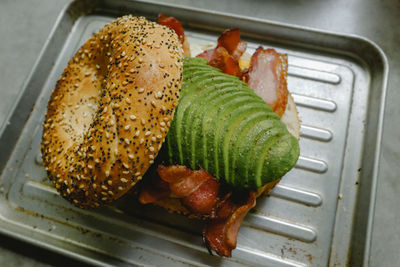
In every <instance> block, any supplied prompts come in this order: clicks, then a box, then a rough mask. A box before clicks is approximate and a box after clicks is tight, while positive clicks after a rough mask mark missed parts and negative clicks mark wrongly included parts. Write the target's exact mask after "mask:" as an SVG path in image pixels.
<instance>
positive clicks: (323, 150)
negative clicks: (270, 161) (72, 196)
mask: <svg viewBox="0 0 400 267" xmlns="http://www.w3.org/2000/svg"><path fill="white" fill-rule="evenodd" d="M160 12H162V13H166V14H168V15H172V16H176V17H177V18H178V19H179V20H180V21H181V22H182V23H183V24H184V28H185V32H186V34H187V35H188V37H189V41H190V42H191V43H192V44H197V45H198V46H203V45H209V44H213V43H215V41H216V38H217V36H218V35H219V34H220V33H221V32H222V30H223V29H226V28H231V27H238V28H240V29H241V32H242V36H243V39H244V40H245V41H247V42H248V44H249V47H250V48H251V49H254V48H256V47H257V46H258V45H263V46H265V47H273V48H275V49H277V50H279V51H280V52H283V53H287V54H288V55H289V77H288V84H289V90H290V91H291V92H292V93H293V96H294V99H295V101H296V103H297V105H298V109H299V113H300V117H301V120H302V127H301V140H300V146H301V157H300V159H299V161H298V164H297V166H296V168H295V169H294V170H293V171H291V172H290V173H289V174H287V175H286V176H285V177H284V178H283V179H282V181H281V182H280V184H279V185H278V186H277V187H276V188H275V189H274V190H273V192H272V194H271V196H270V197H262V198H260V199H259V200H258V201H257V206H256V207H255V208H254V209H253V210H252V211H251V213H250V214H249V215H248V216H247V217H246V219H245V221H244V223H243V225H242V227H241V230H240V234H239V237H238V247H237V249H236V250H235V251H234V252H233V257H232V258H230V259H223V258H219V257H216V256H214V257H212V256H210V255H209V254H208V252H207V250H206V249H205V248H204V247H203V246H202V241H201V236H200V230H201V225H202V222H199V221H193V220H189V219H187V218H185V217H182V216H179V215H175V214H169V213H167V212H165V211H164V210H161V209H158V208H156V207H152V206H146V207H144V206H140V205H138V204H137V203H136V201H135V200H134V199H132V198H131V197H129V196H127V197H125V198H124V199H121V200H119V201H117V202H116V203H115V204H114V205H112V206H107V207H104V208H101V209H98V210H93V211H86V210H80V209H77V208H74V207H72V206H71V205H70V204H69V203H67V202H66V201H64V200H63V199H62V198H61V197H59V196H58V195H57V193H56V191H55V190H54V188H53V187H52V186H51V184H50V182H49V181H48V179H47V177H46V173H45V171H44V168H43V166H42V165H41V164H40V154H39V145H40V137H41V130H42V127H41V122H42V121H43V118H44V117H43V116H44V113H45V110H46V105H47V101H48V98H49V95H50V92H51V90H52V89H53V88H54V86H55V83H56V80H57V79H58V77H59V75H60V74H61V73H62V71H63V69H64V67H65V65H66V64H67V62H68V60H69V58H71V56H72V55H73V54H74V52H75V51H76V50H77V49H78V48H79V46H80V45H81V44H82V43H83V42H84V41H85V40H86V39H87V38H88V37H89V36H90V35H91V34H92V33H93V32H95V31H97V30H98V29H99V28H100V27H102V26H103V25H104V24H106V23H107V22H109V21H110V20H111V19H112V18H115V17H116V16H120V15H123V14H128V13H131V14H134V15H144V16H146V17H148V18H150V19H155V18H156V15H157V14H158V13H160ZM251 49H250V50H251ZM387 71H388V65H387V61H386V58H385V56H384V54H383V52H382V51H381V50H380V49H379V47H377V46H376V45H375V44H373V43H372V42H370V41H368V40H365V39H363V38H361V37H357V36H347V35H346V36H344V35H339V34H334V33H328V32H321V31H315V30H312V29H307V28H299V27H294V26H290V25H283V24H278V23H274V22H271V21H264V20H256V19H252V18H248V17H239V16H233V15H229V14H221V13H215V12H213V11H211V10H198V9H191V8H188V7H181V6H173V5H167V4H159V3H149V2H142V1H127V2H123V1H79V2H73V3H71V4H70V5H69V6H67V7H66V8H65V9H64V10H63V12H62V13H61V14H60V16H59V18H58V20H57V23H56V25H55V26H54V29H53V31H52V33H51V35H50V37H49V39H48V40H47V43H46V45H45V47H44V48H43V50H42V53H41V54H40V56H39V59H38V61H37V63H36V65H35V68H34V69H33V71H32V73H31V75H30V77H29V78H28V80H27V82H26V84H25V87H24V90H23V93H22V94H21V95H20V97H19V100H18V102H17V103H16V105H15V107H14V109H13V112H12V113H11V114H10V116H9V123H8V124H5V125H3V127H1V128H0V151H1V155H0V171H1V177H0V182H1V188H0V198H1V201H0V231H1V232H2V233H5V234H8V235H11V236H14V237H16V238H20V239H23V240H26V241H29V242H31V243H33V244H36V245H38V246H42V247H46V248H48V249H51V250H53V251H57V252H60V253H63V254H66V255H69V256H72V257H75V258H78V259H80V260H82V261H85V262H88V263H93V264H97V265H116V264H120V265H125V264H134V265H158V266H170V265H174V266H185V265H213V266H214V265H221V266H227V265H229V266H240V265H251V266H256V265H260V266H326V265H329V266H344V265H346V264H349V263H351V264H352V265H354V266H355V265H363V264H366V263H367V261H366V258H367V256H368V254H369V242H370V234H371V227H372V224H373V222H372V215H373V208H374V201H375V188H376V179H377V171H378V166H379V162H378V156H379V150H380V138H381V129H382V116H383V108H384V97H385V90H386V76H387Z"/></svg>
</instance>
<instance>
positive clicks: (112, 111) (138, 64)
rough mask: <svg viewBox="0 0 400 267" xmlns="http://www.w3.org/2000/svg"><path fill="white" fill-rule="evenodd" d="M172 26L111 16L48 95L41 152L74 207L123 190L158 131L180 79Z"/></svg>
mask: <svg viewBox="0 0 400 267" xmlns="http://www.w3.org/2000/svg"><path fill="white" fill-rule="evenodd" d="M182 62H183V51H182V47H181V44H180V42H179V39H178V36H177V35H176V34H175V32H174V31H173V30H171V29H169V28H167V27H165V26H161V25H158V24H156V23H153V22H150V21H148V20H146V19H145V18H142V17H132V16H125V17H122V18H119V19H117V20H115V21H113V22H111V23H110V24H108V25H106V26H105V27H104V28H102V29H101V30H100V31H99V32H98V33H96V34H94V35H93V36H92V37H91V38H90V39H89V40H88V41H87V42H86V43H85V44H84V45H83V46H82V47H81V48H80V49H79V50H78V52H77V53H76V54H75V56H74V57H73V58H72V59H71V60H70V61H69V63H68V66H67V67H66V68H65V70H64V72H63V74H62V75H61V78H60V79H59V81H58V82H57V85H56V88H55V89H54V91H53V92H52V94H51V97H50V100H49V104H48V110H47V113H46V119H45V122H44V129H43V136H42V145H41V152H42V159H43V164H44V166H45V167H46V170H47V172H48V176H49V177H50V179H51V180H52V181H53V182H54V183H55V186H56V188H57V190H58V191H59V192H60V194H61V195H62V196H63V197H64V198H66V199H68V200H69V201H71V202H72V203H73V204H74V205H76V206H78V207H81V208H94V207H98V206H101V205H103V204H106V203H109V202H111V201H113V200H115V199H118V198H119V197H121V196H122V195H124V194H125V193H126V192H127V191H128V190H129V189H131V188H132V187H133V186H134V185H135V184H136V183H137V182H138V181H139V180H140V179H141V178H142V175H143V174H144V173H145V172H146V170H147V169H148V167H149V166H150V165H151V164H152V163H153V160H154V158H155V157H156V156H157V154H158V151H159V149H160V148H161V145H162V143H163V142H164V139H165V137H166V134H167V132H168V129H169V125H170V122H171V120H172V118H173V114H174V110H175V107H176V106H177V104H178V96H179V90H180V86H181V81H182Z"/></svg>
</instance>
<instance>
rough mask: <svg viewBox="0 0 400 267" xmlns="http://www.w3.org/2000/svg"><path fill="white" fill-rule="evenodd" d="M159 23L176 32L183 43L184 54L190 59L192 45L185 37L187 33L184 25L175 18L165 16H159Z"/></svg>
mask: <svg viewBox="0 0 400 267" xmlns="http://www.w3.org/2000/svg"><path fill="white" fill-rule="evenodd" d="M157 23H158V24H160V25H164V26H167V27H169V28H171V29H173V30H174V31H175V33H176V34H177V35H178V38H179V40H180V41H181V44H182V48H183V54H184V56H186V57H190V45H189V42H188V41H187V38H186V36H185V31H184V29H183V27H182V24H181V23H180V22H179V20H177V19H176V18H175V17H169V16H167V15H165V14H158V18H157Z"/></svg>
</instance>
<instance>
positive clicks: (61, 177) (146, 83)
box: [41, 15, 299, 256]
mask: <svg viewBox="0 0 400 267" xmlns="http://www.w3.org/2000/svg"><path fill="white" fill-rule="evenodd" d="M160 24H162V25H165V26H167V27H164V26H160ZM171 29H173V30H171ZM175 32H176V33H175ZM245 50H246V43H245V42H243V41H241V40H240V33H239V30H237V29H231V30H227V31H225V32H224V33H223V34H222V35H221V37H220V38H219V39H218V45H217V47H215V48H213V49H209V50H206V51H204V52H203V53H202V54H200V55H199V56H198V58H191V57H186V58H185V59H183V54H185V55H190V49H189V43H188V40H187V38H186V36H185V34H184V30H183V27H182V25H181V24H180V22H179V21H178V20H176V19H175V18H173V17H167V16H165V15H160V16H159V18H158V24H156V23H152V22H149V21H147V20H146V19H144V18H137V17H132V16H125V17H122V18H119V19H117V20H115V21H113V22H112V23H110V24H109V25H107V26H105V27H104V28H103V29H101V30H100V32H99V33H97V34H94V35H93V36H92V37H91V38H90V39H89V40H88V41H87V42H86V43H85V44H84V45H83V46H82V48H81V49H80V50H79V51H78V52H77V54H76V55H75V56H74V57H73V59H72V60H71V61H70V62H69V64H68V66H67V67H66V69H65V70H64V73H63V74H62V76H61V78H60V80H59V81H58V83H57V86H56V89H55V90H54V92H53V93H52V96H51V98H50V101H49V106H48V112H47V114H46V121H45V123H44V131H43V141H42V147H41V150H42V154H43V162H44V165H45V166H46V169H47V171H48V174H49V177H50V179H51V180H52V181H53V182H54V183H55V185H56V188H57V189H58V190H59V192H60V193H61V195H62V196H64V197H65V198H66V199H68V200H69V201H71V202H72V203H74V204H75V205H76V206H79V207H82V208H89V207H97V206H100V205H103V204H106V203H109V202H110V201H112V200H115V199H117V198H119V197H121V196H122V195H124V194H125V193H126V192H128V191H129V190H130V189H131V188H132V187H134V186H135V185H136V184H138V185H139V186H136V187H135V189H137V190H136V191H137V192H138V198H139V201H140V202H141V203H143V204H147V203H154V204H156V205H159V206H162V207H164V208H167V209H168V210H170V211H175V212H180V213H183V214H185V215H188V216H190V217H196V218H202V219H205V220H206V224H205V227H204V229H203V238H204V241H205V244H206V245H207V247H208V248H209V250H214V251H216V252H217V254H219V255H222V256H230V255H231V251H232V249H234V248H235V247H236V237H237V233H238V231H239V228H240V223H241V222H242V220H243V219H244V217H245V216H246V214H247V212H248V211H249V210H250V209H251V208H252V207H254V205H255V203H256V198H257V197H258V196H259V195H260V194H262V193H263V192H269V191H270V190H271V189H272V188H273V186H274V185H275V184H276V183H277V182H278V181H279V179H280V178H281V177H282V176H283V175H284V174H285V173H286V172H287V171H289V170H290V169H291V168H293V166H294V165H295V163H296V161H297V159H298V156H299V146H298V142H297V138H298V136H299V120H298V117H297V110H296V106H295V104H294V102H293V99H292V98H291V96H290V94H289V93H288V91H287V89H286V75H287V58H286V55H282V54H279V53H277V52H276V51H275V50H273V49H263V48H261V47H260V48H258V49H257V51H256V53H254V55H253V56H252V57H251V58H250V59H249V60H248V59H247V58H246V54H245ZM250 88H251V89H250ZM179 94H180V96H179ZM178 96H179V102H178ZM280 116H282V118H280ZM285 123H286V125H285ZM164 139H165V140H166V142H165V144H164V145H163V146H162V144H163V142H164ZM161 147H162V149H161ZM160 149H161V151H160V153H159V154H160V155H158V157H157V154H158V152H159V150H160ZM153 163H154V164H153ZM151 165H152V166H151ZM150 166H151V167H150ZM149 167H150V170H149V171H147V169H148V168H149ZM146 171H147V173H146ZM145 173H146V175H145V176H144V174H145ZM143 176H144V177H143ZM142 177H143V178H144V179H143V181H142V182H140V183H138V181H139V180H141V179H142Z"/></svg>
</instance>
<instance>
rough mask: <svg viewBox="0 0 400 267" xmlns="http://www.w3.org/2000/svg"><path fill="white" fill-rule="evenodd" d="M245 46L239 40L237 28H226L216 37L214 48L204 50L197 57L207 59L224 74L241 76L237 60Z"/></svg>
mask: <svg viewBox="0 0 400 267" xmlns="http://www.w3.org/2000/svg"><path fill="white" fill-rule="evenodd" d="M246 47H247V44H246V43H245V42H242V41H241V40H240V31H239V29H228V30H225V31H224V32H223V33H222V34H221V36H220V37H219V38H218V45H217V47H216V48H213V49H209V50H206V51H204V52H203V53H201V54H199V55H197V57H201V58H205V59H207V60H208V64H209V65H210V66H213V67H215V68H219V69H220V70H222V71H223V72H224V73H226V74H230V75H234V76H238V77H242V74H243V73H242V70H241V69H240V67H239V62H238V60H239V58H240V57H241V56H242V55H243V53H244V51H246Z"/></svg>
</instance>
